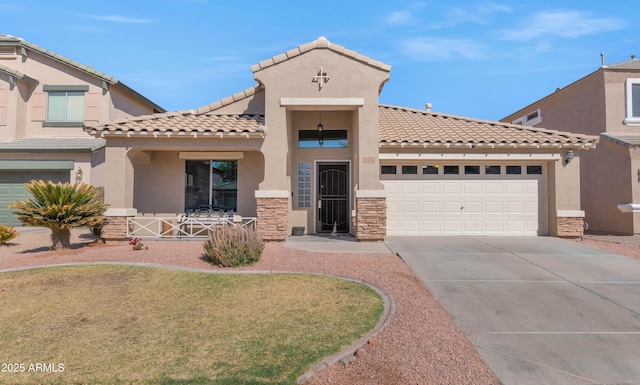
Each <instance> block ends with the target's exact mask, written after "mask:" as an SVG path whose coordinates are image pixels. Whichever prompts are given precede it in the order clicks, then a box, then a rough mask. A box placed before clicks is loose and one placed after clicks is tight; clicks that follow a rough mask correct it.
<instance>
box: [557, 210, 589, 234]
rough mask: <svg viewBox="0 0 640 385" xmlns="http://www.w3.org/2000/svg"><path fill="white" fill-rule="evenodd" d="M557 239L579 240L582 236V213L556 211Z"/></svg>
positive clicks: (577, 211) (578, 211)
mask: <svg viewBox="0 0 640 385" xmlns="http://www.w3.org/2000/svg"><path fill="white" fill-rule="evenodd" d="M556 229H557V236H558V238H579V237H581V236H583V235H584V211H580V210H558V214H557V218H556Z"/></svg>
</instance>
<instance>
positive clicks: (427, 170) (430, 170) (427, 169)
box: [422, 166, 438, 175]
mask: <svg viewBox="0 0 640 385" xmlns="http://www.w3.org/2000/svg"><path fill="white" fill-rule="evenodd" d="M422 173H423V174H425V175H438V166H422Z"/></svg>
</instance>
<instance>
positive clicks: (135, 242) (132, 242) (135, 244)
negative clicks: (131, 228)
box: [129, 238, 149, 250]
mask: <svg viewBox="0 0 640 385" xmlns="http://www.w3.org/2000/svg"><path fill="white" fill-rule="evenodd" d="M129 246H131V248H132V250H142V249H145V250H149V246H145V245H143V244H142V239H141V238H133V239H129Z"/></svg>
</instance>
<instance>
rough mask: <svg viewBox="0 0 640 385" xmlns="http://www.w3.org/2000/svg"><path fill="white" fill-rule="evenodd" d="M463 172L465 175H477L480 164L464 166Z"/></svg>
mask: <svg viewBox="0 0 640 385" xmlns="http://www.w3.org/2000/svg"><path fill="white" fill-rule="evenodd" d="M464 173H465V174H466V175H479V174H480V166H464Z"/></svg>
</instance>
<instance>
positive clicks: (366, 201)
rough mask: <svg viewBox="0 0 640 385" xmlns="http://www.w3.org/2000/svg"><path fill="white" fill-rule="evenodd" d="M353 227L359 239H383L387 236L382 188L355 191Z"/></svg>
mask: <svg viewBox="0 0 640 385" xmlns="http://www.w3.org/2000/svg"><path fill="white" fill-rule="evenodd" d="M354 228H355V236H356V239H357V240H359V241H384V239H385V237H386V236H387V198H386V193H385V191H384V190H372V191H369V190H359V191H356V221H355V226H354Z"/></svg>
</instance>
